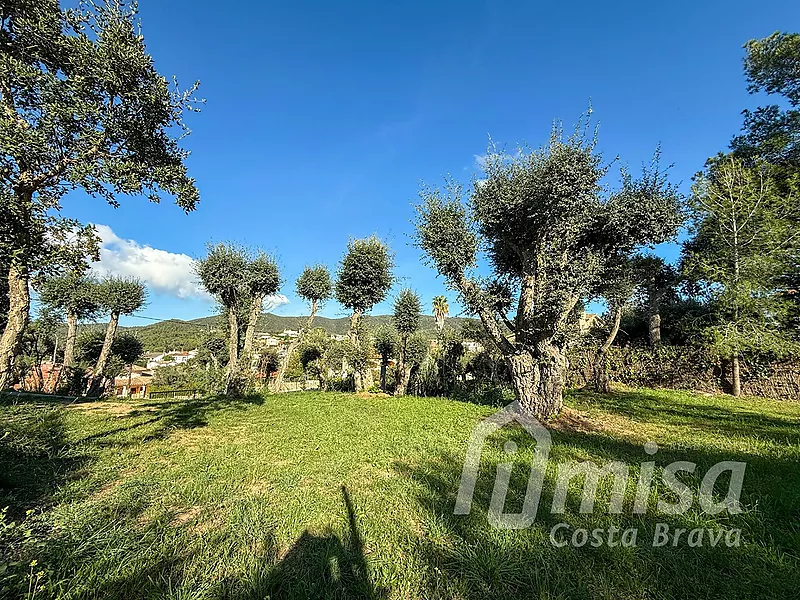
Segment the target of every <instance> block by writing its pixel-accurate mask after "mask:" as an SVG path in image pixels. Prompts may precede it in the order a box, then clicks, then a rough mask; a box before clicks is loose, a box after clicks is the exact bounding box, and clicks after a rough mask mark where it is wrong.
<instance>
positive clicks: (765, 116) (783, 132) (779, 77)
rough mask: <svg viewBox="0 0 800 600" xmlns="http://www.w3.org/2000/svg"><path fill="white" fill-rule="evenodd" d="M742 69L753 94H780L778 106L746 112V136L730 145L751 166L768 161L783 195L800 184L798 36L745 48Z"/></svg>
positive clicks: (775, 38)
mask: <svg viewBox="0 0 800 600" xmlns="http://www.w3.org/2000/svg"><path fill="white" fill-rule="evenodd" d="M745 49H746V50H747V57H746V59H745V63H744V68H745V74H746V75H747V81H748V84H749V85H748V91H749V92H750V93H757V92H766V93H767V94H778V95H782V96H783V97H784V98H785V99H786V100H788V102H789V105H790V108H788V109H783V108H782V107H781V106H779V105H777V104H771V105H767V106H761V107H758V108H756V109H755V110H752V111H751V110H745V111H744V112H743V114H744V126H743V128H742V129H743V130H744V133H742V134H740V135H737V136H735V137H734V138H733V140H732V141H731V149H732V150H733V152H734V154H735V155H736V156H737V157H738V158H740V159H742V160H744V161H745V162H746V163H747V164H748V165H749V166H754V164H755V162H756V161H758V160H765V161H766V162H768V163H769V164H771V165H772V166H773V172H772V176H773V177H774V178H775V180H776V183H777V185H778V186H779V189H780V190H781V192H782V193H788V191H789V190H791V189H792V188H795V192H796V191H797V186H798V185H800V108H798V106H800V69H798V67H797V65H798V64H800V34H797V33H780V32H775V33H773V34H772V35H770V36H767V37H766V38H763V39H754V40H750V41H749V42H747V44H745Z"/></svg>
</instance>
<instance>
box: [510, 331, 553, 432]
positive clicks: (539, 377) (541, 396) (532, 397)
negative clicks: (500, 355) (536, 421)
mask: <svg viewBox="0 0 800 600" xmlns="http://www.w3.org/2000/svg"><path fill="white" fill-rule="evenodd" d="M535 354H536V356H534V354H532V353H529V352H525V351H521V352H517V353H515V354H512V355H511V356H507V357H506V363H507V364H508V368H509V371H510V373H511V381H512V383H513V385H514V394H515V396H516V398H517V401H518V402H519V405H520V408H521V409H522V410H523V411H525V412H527V413H529V414H532V415H534V416H535V417H537V418H540V419H547V418H549V417H553V416H555V415H557V414H558V413H559V411H560V410H561V407H562V405H563V402H564V381H565V379H566V371H567V364H568V363H567V358H566V355H565V354H564V353H563V352H562V351H561V350H560V349H559V348H557V347H556V346H554V345H551V344H543V345H542V347H541V348H538V349H537V350H536V352H535Z"/></svg>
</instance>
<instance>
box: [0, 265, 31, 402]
mask: <svg viewBox="0 0 800 600" xmlns="http://www.w3.org/2000/svg"><path fill="white" fill-rule="evenodd" d="M8 303H9V305H8V320H7V321H6V326H5V328H4V329H3V335H2V337H0V390H2V389H4V388H6V387H10V386H11V384H12V380H13V368H14V359H15V358H16V354H17V349H18V348H19V342H20V340H21V339H22V333H23V332H24V331H25V327H26V326H27V325H28V318H29V314H30V308H31V295H30V290H29V289H28V272H27V269H25V268H24V267H21V266H19V265H14V264H12V265H11V267H10V268H9V270H8Z"/></svg>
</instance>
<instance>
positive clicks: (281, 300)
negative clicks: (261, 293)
mask: <svg viewBox="0 0 800 600" xmlns="http://www.w3.org/2000/svg"><path fill="white" fill-rule="evenodd" d="M282 304H289V299H288V298H287V297H286V296H284V295H283V294H274V295H273V296H267V297H266V298H265V299H264V304H263V305H262V306H263V309H264V312H270V311H271V310H275V309H276V308H278V307H279V306H281V305H282Z"/></svg>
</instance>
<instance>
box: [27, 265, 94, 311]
mask: <svg viewBox="0 0 800 600" xmlns="http://www.w3.org/2000/svg"><path fill="white" fill-rule="evenodd" d="M37 287H38V291H39V301H40V302H41V303H42V304H44V305H45V306H49V307H52V308H54V309H57V310H59V311H62V312H64V313H66V314H74V315H75V316H77V317H78V319H90V318H92V317H95V316H97V315H98V313H99V312H100V305H99V301H100V292H101V290H102V288H101V287H99V284H98V282H97V281H95V280H94V279H92V278H90V277H86V276H84V275H81V274H78V273H70V274H67V275H62V276H57V277H49V278H45V279H44V280H42V281H40V282H39V284H38V286H37Z"/></svg>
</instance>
